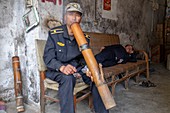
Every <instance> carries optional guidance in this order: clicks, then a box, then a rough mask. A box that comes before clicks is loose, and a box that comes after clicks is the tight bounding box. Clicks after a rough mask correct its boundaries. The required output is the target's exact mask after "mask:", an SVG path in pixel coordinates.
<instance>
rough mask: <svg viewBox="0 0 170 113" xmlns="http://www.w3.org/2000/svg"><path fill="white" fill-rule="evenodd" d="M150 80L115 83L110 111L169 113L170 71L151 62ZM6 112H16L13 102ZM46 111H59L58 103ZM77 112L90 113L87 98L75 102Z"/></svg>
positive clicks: (32, 110) (29, 109)
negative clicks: (148, 82)
mask: <svg viewBox="0 0 170 113" xmlns="http://www.w3.org/2000/svg"><path fill="white" fill-rule="evenodd" d="M140 78H141V79H140V80H144V79H145V78H143V77H140ZM150 80H151V82H153V83H155V84H156V87H149V88H146V87H142V86H139V85H138V84H137V83H135V82H134V80H133V79H131V80H130V82H129V89H128V90H126V89H124V87H123V83H119V84H117V86H116V92H115V97H114V98H115V101H116V103H117V106H116V107H114V108H112V109H110V113H170V82H169V81H170V71H169V70H167V69H165V67H164V66H163V65H161V64H159V65H157V64H152V65H151V72H150ZM7 113H16V109H15V102H11V103H8V104H7ZM24 113H39V112H38V109H37V108H36V107H33V106H29V105H26V111H25V112H24ZM46 113H59V105H58V103H53V104H51V105H47V106H46ZM77 113H92V112H91V111H90V109H89V108H88V101H87V100H84V101H82V102H80V103H78V104H77Z"/></svg>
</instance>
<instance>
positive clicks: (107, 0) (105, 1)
mask: <svg viewBox="0 0 170 113" xmlns="http://www.w3.org/2000/svg"><path fill="white" fill-rule="evenodd" d="M103 9H104V10H108V11H109V10H111V0H103Z"/></svg>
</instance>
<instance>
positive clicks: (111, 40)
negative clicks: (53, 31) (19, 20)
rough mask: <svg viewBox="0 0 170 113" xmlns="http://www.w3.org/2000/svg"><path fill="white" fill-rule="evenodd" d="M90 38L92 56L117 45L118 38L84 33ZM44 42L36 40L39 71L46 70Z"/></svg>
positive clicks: (109, 35) (111, 35)
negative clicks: (104, 47) (102, 49)
mask: <svg viewBox="0 0 170 113" xmlns="http://www.w3.org/2000/svg"><path fill="white" fill-rule="evenodd" d="M85 34H88V35H89V36H90V37H91V38H90V47H91V48H92V51H93V53H94V54H97V53H99V51H100V49H101V47H102V46H106V45H112V44H119V43H120V40H119V36H118V35H115V34H103V33H92V32H86V33H85ZM45 44H46V40H41V39H36V40H35V45H36V54H37V61H38V69H39V71H45V70H46V69H47V68H46V66H45V64H44V61H43V54H44V48H45Z"/></svg>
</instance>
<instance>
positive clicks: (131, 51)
mask: <svg viewBox="0 0 170 113" xmlns="http://www.w3.org/2000/svg"><path fill="white" fill-rule="evenodd" d="M125 49H126V52H127V53H129V54H131V53H133V47H132V46H131V45H128V46H126V47H125Z"/></svg>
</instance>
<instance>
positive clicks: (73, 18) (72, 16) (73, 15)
mask: <svg viewBox="0 0 170 113" xmlns="http://www.w3.org/2000/svg"><path fill="white" fill-rule="evenodd" d="M64 19H65V23H66V24H67V26H69V27H70V26H71V24H72V23H74V22H77V23H80V21H81V14H80V13H79V12H76V11H69V12H66V14H65V17H64Z"/></svg>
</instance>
